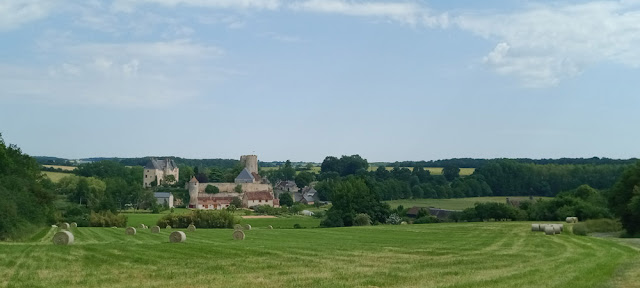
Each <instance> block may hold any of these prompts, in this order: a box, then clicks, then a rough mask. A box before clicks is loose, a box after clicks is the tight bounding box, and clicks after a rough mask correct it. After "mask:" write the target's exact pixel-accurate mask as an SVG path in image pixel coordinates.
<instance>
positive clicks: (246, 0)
mask: <svg viewBox="0 0 640 288" xmlns="http://www.w3.org/2000/svg"><path fill="white" fill-rule="evenodd" d="M143 4H159V5H163V6H170V7H173V6H180V5H182V6H190V7H205V8H225V9H259V10H263V9H266V10H275V9H278V8H279V7H280V5H281V3H280V1H279V0H116V1H114V3H113V5H112V7H113V9H115V10H117V11H123V12H131V11H133V10H134V8H135V7H136V6H138V5H143Z"/></svg>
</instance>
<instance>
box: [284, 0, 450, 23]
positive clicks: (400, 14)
mask: <svg viewBox="0 0 640 288" xmlns="http://www.w3.org/2000/svg"><path fill="white" fill-rule="evenodd" d="M289 8H290V9H293V10H297V11H307V12H317V13H334V14H343V15H349V16H368V17H385V18H389V19H392V20H394V21H397V22H400V23H405V24H409V25H417V24H422V25H426V26H428V27H436V26H445V27H446V26H447V25H448V16H447V15H446V14H441V15H439V16H434V15H433V14H432V13H431V11H430V10H429V9H427V8H426V7H425V6H422V5H419V4H416V3H412V2H356V1H343V0H308V1H303V2H295V3H292V4H290V5H289Z"/></svg>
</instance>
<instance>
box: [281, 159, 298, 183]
mask: <svg viewBox="0 0 640 288" xmlns="http://www.w3.org/2000/svg"><path fill="white" fill-rule="evenodd" d="M280 170H281V171H282V177H283V178H284V180H293V179H294V177H295V176H296V169H293V167H292V166H291V161H289V160H287V162H285V163H284V167H282V168H280Z"/></svg>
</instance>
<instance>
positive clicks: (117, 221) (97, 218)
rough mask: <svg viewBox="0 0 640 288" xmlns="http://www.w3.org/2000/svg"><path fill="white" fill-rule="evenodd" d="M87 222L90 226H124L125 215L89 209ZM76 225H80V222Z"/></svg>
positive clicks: (125, 224) (125, 221) (125, 222)
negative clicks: (89, 213)
mask: <svg viewBox="0 0 640 288" xmlns="http://www.w3.org/2000/svg"><path fill="white" fill-rule="evenodd" d="M76 223H78V222H76ZM89 224H90V225H91V227H113V226H116V227H126V226H127V216H124V215H123V214H114V213H111V211H102V212H93V211H91V215H90V217H89ZM78 226H80V223H78Z"/></svg>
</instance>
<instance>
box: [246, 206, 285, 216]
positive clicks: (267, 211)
mask: <svg viewBox="0 0 640 288" xmlns="http://www.w3.org/2000/svg"><path fill="white" fill-rule="evenodd" d="M253 212H254V213H255V214H258V215H273V216H278V215H282V214H287V213H288V212H289V209H287V208H286V207H281V208H275V207H272V206H269V205H258V206H254V207H253Z"/></svg>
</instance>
